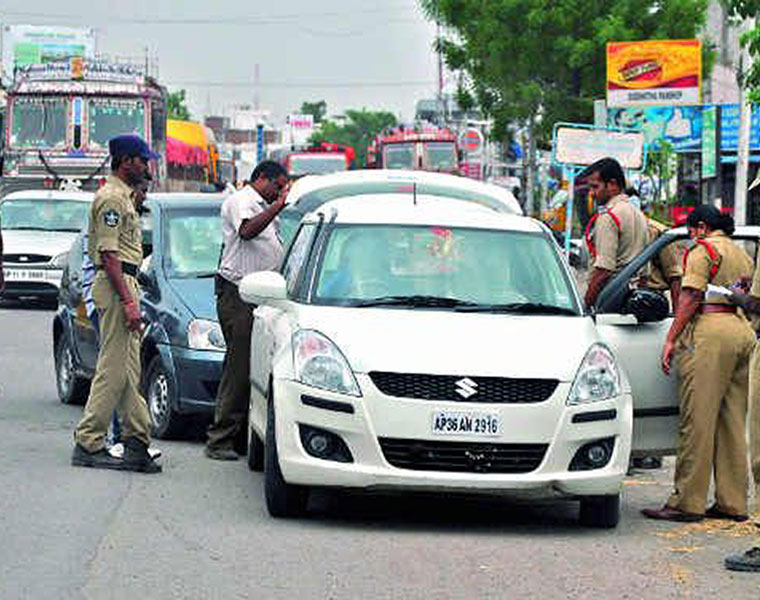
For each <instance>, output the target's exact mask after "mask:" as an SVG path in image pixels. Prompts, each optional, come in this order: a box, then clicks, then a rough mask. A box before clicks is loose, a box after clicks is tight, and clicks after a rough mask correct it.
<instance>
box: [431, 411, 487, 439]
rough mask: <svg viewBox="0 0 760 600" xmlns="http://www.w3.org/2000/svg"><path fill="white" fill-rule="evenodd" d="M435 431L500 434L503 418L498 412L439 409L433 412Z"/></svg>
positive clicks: (441, 433)
mask: <svg viewBox="0 0 760 600" xmlns="http://www.w3.org/2000/svg"><path fill="white" fill-rule="evenodd" d="M432 425H433V433H435V434H440V435H476V436H483V437H493V436H497V435H499V432H500V430H501V420H500V419H499V415H498V414H493V413H482V412H472V411H457V412H453V411H452V412H449V411H438V412H434V413H433V423H432Z"/></svg>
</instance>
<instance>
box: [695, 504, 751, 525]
mask: <svg viewBox="0 0 760 600" xmlns="http://www.w3.org/2000/svg"><path fill="white" fill-rule="evenodd" d="M705 516H706V517H708V518H710V519H726V520H727V521H735V522H737V523H744V521H746V520H747V519H749V516H747V515H742V514H735V513H729V512H726V511H724V510H721V509H720V508H718V507H717V505H712V506H711V507H710V508H708V509H707V510H706V511H705Z"/></svg>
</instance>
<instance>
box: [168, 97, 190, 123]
mask: <svg viewBox="0 0 760 600" xmlns="http://www.w3.org/2000/svg"><path fill="white" fill-rule="evenodd" d="M166 113H167V117H168V118H169V119H178V120H180V121H189V120H190V111H189V110H188V108H187V105H186V104H185V90H177V91H176V92H169V95H168V97H167V99H166Z"/></svg>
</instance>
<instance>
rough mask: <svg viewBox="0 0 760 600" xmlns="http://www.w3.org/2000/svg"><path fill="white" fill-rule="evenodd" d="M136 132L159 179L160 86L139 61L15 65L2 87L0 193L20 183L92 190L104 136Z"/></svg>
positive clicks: (103, 166) (103, 163)
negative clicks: (150, 151)
mask: <svg viewBox="0 0 760 600" xmlns="http://www.w3.org/2000/svg"><path fill="white" fill-rule="evenodd" d="M124 133H136V134H139V135H141V136H142V137H143V138H144V139H145V140H146V141H147V142H148V144H150V146H151V147H152V148H153V150H154V151H155V152H157V153H158V154H160V155H161V159H160V160H159V161H157V163H156V164H153V165H152V166H151V168H152V170H153V176H154V187H155V188H156V189H162V186H163V185H164V183H163V182H165V180H166V160H165V156H166V152H165V150H166V90H165V89H164V88H163V87H162V86H161V85H159V84H158V82H157V81H156V80H155V79H153V78H152V77H150V76H148V74H147V73H146V71H145V68H144V66H141V65H139V64H127V63H124V62H108V61H103V60H89V59H82V58H72V59H68V60H65V61H58V62H48V63H45V64H39V65H36V64H35V65H28V66H25V67H19V68H17V69H16V72H15V74H14V79H13V83H12V85H11V86H10V88H9V89H8V90H7V107H6V118H5V127H4V134H5V137H4V140H5V146H4V149H3V154H2V178H1V179H0V195H5V194H6V193H8V192H11V191H14V190H21V189H35V188H37V189H40V188H47V189H65V190H95V189H97V188H98V187H99V186H100V185H102V184H103V183H104V182H105V178H106V177H107V175H108V173H109V171H110V164H109V157H108V140H109V139H110V138H112V137H113V136H115V135H119V134H124Z"/></svg>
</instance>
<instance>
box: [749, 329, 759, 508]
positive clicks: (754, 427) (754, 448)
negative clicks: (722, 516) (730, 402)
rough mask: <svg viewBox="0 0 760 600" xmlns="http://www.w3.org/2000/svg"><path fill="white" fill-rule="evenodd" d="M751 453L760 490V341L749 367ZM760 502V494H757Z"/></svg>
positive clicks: (757, 485)
mask: <svg viewBox="0 0 760 600" xmlns="http://www.w3.org/2000/svg"><path fill="white" fill-rule="evenodd" d="M749 455H750V459H751V461H752V478H753V479H754V480H755V489H756V490H757V492H760V343H756V344H755V348H754V350H753V352H752V360H751V362H750V367H749ZM756 497H757V499H758V500H757V501H758V502H760V494H756Z"/></svg>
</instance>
